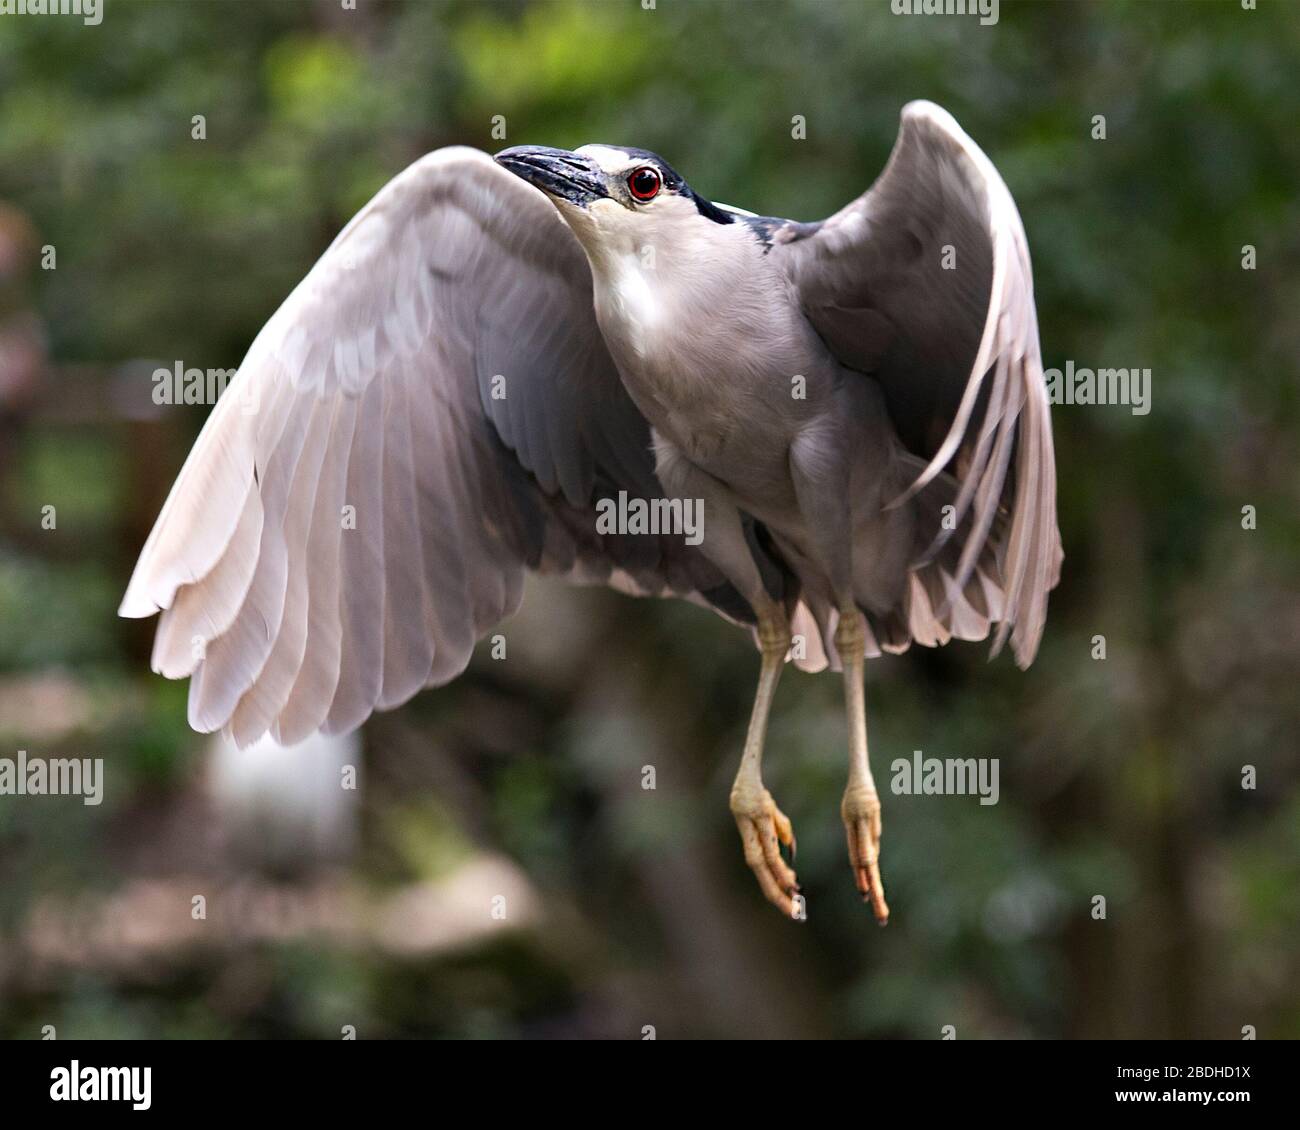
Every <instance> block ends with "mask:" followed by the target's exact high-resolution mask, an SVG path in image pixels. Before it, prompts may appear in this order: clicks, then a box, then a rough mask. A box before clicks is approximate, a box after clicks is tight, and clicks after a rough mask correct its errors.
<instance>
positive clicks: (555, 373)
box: [121, 149, 721, 745]
mask: <svg viewBox="0 0 1300 1130" xmlns="http://www.w3.org/2000/svg"><path fill="white" fill-rule="evenodd" d="M620 490H626V491H627V492H628V494H629V495H630V496H632V497H647V498H648V497H655V496H657V495H659V494H660V493H662V492H661V489H660V487H659V485H658V481H657V479H656V478H655V475H654V468H653V455H652V452H651V449H650V435H649V428H648V426H647V425H646V422H645V420H644V419H643V418H642V417H641V415H640V413H639V412H638V411H637V410H636V408H635V406H634V405H633V404H632V402H631V400H630V399H629V397H628V396H627V393H626V391H625V390H624V389H623V387H622V384H621V382H620V380H619V377H618V373H617V370H616V369H615V366H614V364H613V362H612V360H611V358H610V357H609V353H608V351H607V349H606V347H605V344H604V340H603V338H602V337H601V335H600V331H599V328H598V326H597V325H596V321H595V316H594V313H593V310H592V299H591V276H590V269H589V267H588V266H587V262H586V259H585V257H584V255H583V253H582V250H581V248H580V247H579V246H578V244H577V241H576V240H575V239H574V238H573V236H572V234H571V233H570V232H569V230H568V228H567V227H566V226H565V224H564V222H563V221H562V220H561V219H560V217H559V215H558V214H557V213H556V211H555V209H554V207H553V206H552V205H551V204H550V203H549V202H548V201H547V200H546V199H545V197H544V196H543V195H542V194H541V193H540V192H538V191H537V190H536V189H535V188H533V187H531V186H530V185H527V184H525V183H524V182H523V181H521V180H520V179H518V178H517V177H515V176H513V175H512V174H510V173H508V172H507V171H505V170H504V169H502V168H501V167H500V166H498V165H497V164H495V163H494V162H493V161H492V160H491V158H489V157H488V156H486V155H485V154H483V153H480V152H478V151H476V150H471V149H444V150H439V151H438V152H435V153H431V154H429V155H428V156H427V157H424V158H422V159H421V160H419V161H417V162H416V163H415V164H413V165H412V166H410V168H408V169H407V170H405V171H404V172H403V173H401V174H399V175H398V176H397V177H395V178H394V179H393V180H392V181H390V182H389V183H388V184H387V185H385V186H384V188H383V189H381V190H380V192H379V193H378V194H377V195H376V196H375V198H374V199H373V200H372V201H371V202H370V203H369V204H368V205H366V207H365V208H364V209H363V210H362V211H361V212H360V213H358V215H357V216H356V217H355V218H354V219H353V220H352V221H351V222H350V223H349V224H348V225H347V227H346V228H345V229H344V230H343V231H342V233H341V234H340V235H339V236H338V238H337V239H336V240H335V241H334V243H333V244H332V245H331V246H330V248H329V250H328V251H326V253H325V254H324V255H323V256H322V257H321V259H320V260H319V261H318V262H317V264H316V265H315V266H314V267H313V268H312V270H311V272H310V273H309V274H308V275H307V276H306V278H305V279H303V281H302V283H300V284H299V286H298V287H297V288H296V289H295V290H294V291H293V293H292V294H291V295H290V296H289V298H288V299H286V300H285V302H284V304H283V305H282V306H281V307H280V309H279V310H278V311H277V312H276V314H275V315H274V316H273V317H272V318H271V320H270V321H269V322H268V323H267V325H266V326H265V327H264V328H263V330H262V331H261V333H259V334H258V336H257V338H256V340H255V341H254V342H253V345H252V346H251V347H250V349H249V352H248V356H247V357H246V358H245V360H244V363H243V365H242V366H241V367H240V369H239V372H238V374H237V376H236V377H235V379H234V380H233V381H232V382H231V384H230V385H229V387H228V388H227V390H226V392H225V394H224V395H223V396H222V397H221V399H220V400H219V401H218V403H217V405H216V407H215V408H214V409H213V411H212V414H211V416H210V417H209V419H208V421H207V423H206V425H205V426H204V429H203V432H202V434H201V435H200V437H199V439H198V442H197V443H196V445H195V447H194V450H193V451H192V452H191V454H190V457H189V459H188V460H187V462H186V464H185V466H184V468H183V469H182V471H181V473H180V476H179V478H178V479H177V481H176V484H175V486H174V487H173V488H172V492H171V494H170V496H169V497H168V499H167V502H166V504H165V506H164V507H163V511H162V514H161V515H160V516H159V519H158V522H157V524H156V526H155V527H154V530H153V532H152V534H151V535H150V537H149V540H148V542H147V543H146V545H145V547H144V550H143V551H142V553H141V555H140V560H139V563H138V564H137V566H136V569H135V574H134V576H133V577H132V579H131V583H130V586H129V588H128V589H127V592H126V596H125V598H124V599H123V601H122V606H121V613H122V614H123V615H125V616H148V615H151V614H153V613H154V612H157V611H159V610H164V612H163V617H162V620H161V622H160V624H159V628H158V634H157V638H156V642H155V647H154V656H153V665H154V668H155V670H157V671H159V672H161V673H162V674H164V675H167V676H169V677H171V678H180V677H184V676H185V675H190V676H191V684H190V707H189V713H190V722H191V724H192V725H193V726H194V727H195V728H196V729H199V730H205V731H206V730H213V729H217V728H219V727H225V728H228V729H229V731H230V732H231V733H232V735H233V737H234V738H235V739H236V740H237V741H238V742H239V743H240V744H241V745H245V744H248V743H250V742H252V741H254V740H256V739H257V738H258V737H260V736H261V735H262V734H263V733H265V732H266V731H268V730H270V731H271V732H272V734H273V735H274V736H275V737H276V738H277V739H279V740H281V741H283V742H285V743H289V742H293V741H297V740H300V739H302V738H304V737H306V736H307V735H309V734H310V733H312V732H313V731H315V730H317V729H322V728H323V729H325V730H327V731H343V730H347V729H351V728H352V727H354V726H356V725H358V724H359V723H360V722H361V721H362V720H364V719H365V718H366V717H367V716H368V715H369V714H370V713H371V711H372V710H375V709H380V708H385V707H389V706H394V705H396V704H398V703H400V702H403V701H405V700H406V699H407V698H409V697H410V696H411V695H413V694H414V693H415V692H416V691H417V690H419V689H420V688H421V687H423V686H426V685H431V684H437V683H442V682H446V681H447V680H448V679H450V678H452V677H454V676H455V675H456V674H458V673H459V672H460V671H461V670H462V669H463V668H464V667H465V665H466V663H467V662H468V660H469V656H470V652H471V650H472V648H473V645H474V643H475V641H476V640H477V639H478V638H479V637H480V636H481V635H482V634H483V633H484V632H485V631H487V630H488V629H489V628H490V627H491V626H492V625H495V624H496V623H497V622H498V621H499V620H501V619H502V618H503V617H504V616H506V615H508V614H509V613H511V612H513V611H514V609H515V608H516V607H517V605H518V603H519V600H520V595H521V588H522V574H523V570H524V568H525V567H531V568H537V569H544V570H549V571H556V572H561V573H565V574H568V575H570V576H574V577H576V578H578V579H587V580H606V581H609V582H610V583H613V584H616V585H618V586H619V587H622V588H625V589H631V590H634V591H644V592H659V591H665V590H669V591H678V592H682V593H684V594H692V593H695V594H698V593H699V592H700V591H701V590H707V589H709V588H710V587H711V586H715V585H718V584H720V583H721V577H720V576H719V575H718V574H717V573H716V571H715V570H714V569H713V567H712V566H710V565H709V564H708V563H707V562H706V561H705V560H704V559H703V558H702V556H701V555H699V553H698V552H697V551H695V550H694V549H692V548H691V547H689V546H686V545H684V544H683V542H682V539H681V538H680V537H677V538H672V537H670V536H663V537H658V538H649V537H644V536H643V537H630V536H622V537H620V536H618V535H617V534H616V533H610V534H602V533H598V532H597V523H596V522H595V521H594V520H593V518H594V515H593V506H594V504H595V503H596V501H597V499H598V498H600V497H603V496H611V495H614V494H616V493H617V492H618V491H620Z"/></svg>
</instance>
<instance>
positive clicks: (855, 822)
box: [835, 604, 889, 926]
mask: <svg viewBox="0 0 1300 1130" xmlns="http://www.w3.org/2000/svg"><path fill="white" fill-rule="evenodd" d="M835 647H836V650H838V651H839V653H840V662H841V663H842V664H843V665H844V705H845V708H846V712H847V714H848V722H849V783H848V785H847V786H846V787H845V789H844V799H843V801H841V802H840V818H841V819H842V820H843V821H844V831H845V833H846V834H847V836H848V841H849V863H850V864H851V865H852V867H853V875H854V878H855V879H856V880H857V883H858V890H859V891H860V892H861V893H862V898H863V900H864V901H866V902H870V903H871V909H872V912H873V913H874V914H875V916H876V921H877V922H879V923H880V924H881V925H882V926H883V925H884V924H885V923H886V922H888V921H889V905H888V904H887V903H886V902H885V885H884V883H883V882H881V879H880V797H879V796H878V795H877V794H876V782H875V781H874V780H873V779H872V777H871V764H870V762H869V761H868V760H867V704H866V692H865V688H864V686H863V682H864V671H863V668H864V665H865V664H864V653H865V651H866V629H865V626H864V624H863V622H862V613H861V612H859V611H858V609H857V606H856V605H852V604H850V605H847V606H846V607H845V608H843V609H842V610H841V612H840V621H839V624H838V625H837V626H836V628H835Z"/></svg>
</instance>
